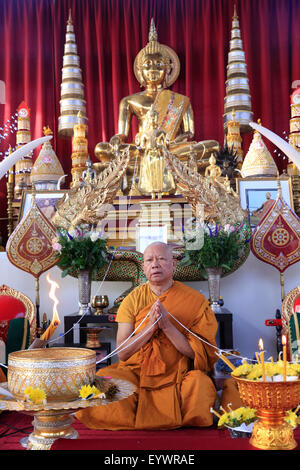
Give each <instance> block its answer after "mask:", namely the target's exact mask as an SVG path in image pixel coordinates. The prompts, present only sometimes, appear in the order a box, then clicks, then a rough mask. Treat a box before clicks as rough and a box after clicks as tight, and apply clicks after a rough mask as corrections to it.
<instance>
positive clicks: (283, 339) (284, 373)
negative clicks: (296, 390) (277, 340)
mask: <svg viewBox="0 0 300 470" xmlns="http://www.w3.org/2000/svg"><path fill="white" fill-rule="evenodd" d="M281 342H282V350H283V381H284V382H286V366H287V360H286V336H285V335H282V339H281Z"/></svg>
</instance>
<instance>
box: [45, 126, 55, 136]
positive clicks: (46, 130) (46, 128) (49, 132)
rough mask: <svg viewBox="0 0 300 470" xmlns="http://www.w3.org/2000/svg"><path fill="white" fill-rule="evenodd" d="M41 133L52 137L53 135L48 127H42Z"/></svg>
mask: <svg viewBox="0 0 300 470" xmlns="http://www.w3.org/2000/svg"><path fill="white" fill-rule="evenodd" d="M43 133H44V135H52V134H53V132H52V130H51V129H50V127H49V126H47V127H46V126H44V127H43Z"/></svg>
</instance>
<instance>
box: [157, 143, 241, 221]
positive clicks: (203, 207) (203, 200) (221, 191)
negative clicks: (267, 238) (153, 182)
mask: <svg viewBox="0 0 300 470" xmlns="http://www.w3.org/2000/svg"><path fill="white" fill-rule="evenodd" d="M165 160H166V162H167V165H168V167H169V169H170V170H171V172H172V174H173V177H174V179H175V181H176V186H177V192H178V193H179V194H181V195H182V196H183V197H185V198H186V200H187V201H188V202H189V204H190V205H191V206H192V210H193V214H194V216H195V218H196V219H197V220H198V221H199V222H208V223H214V224H216V223H220V224H221V225H222V226H225V225H226V224H229V225H235V224H237V223H242V222H243V221H244V219H245V218H246V217H247V212H246V211H244V210H243V209H242V208H241V206H240V201H239V197H238V195H237V194H236V193H235V192H234V191H233V190H232V188H230V187H229V185H228V181H227V180H226V178H222V177H220V178H216V179H215V180H214V181H211V180H210V178H207V177H205V176H203V175H201V174H200V173H197V172H195V171H194V170H193V169H190V168H189V166H188V165H186V164H185V163H183V162H181V161H180V160H178V158H177V157H175V156H174V155H172V154H170V153H169V152H168V151H166V152H165Z"/></svg>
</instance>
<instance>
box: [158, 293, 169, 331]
mask: <svg viewBox="0 0 300 470" xmlns="http://www.w3.org/2000/svg"><path fill="white" fill-rule="evenodd" d="M156 303H157V309H158V316H157V319H158V318H159V317H161V318H160V320H159V321H158V327H159V328H160V329H161V330H163V331H166V330H168V329H169V328H170V327H171V326H172V323H171V322H170V315H169V313H168V311H167V310H166V309H165V307H164V306H163V304H162V303H161V302H160V300H157V301H156Z"/></svg>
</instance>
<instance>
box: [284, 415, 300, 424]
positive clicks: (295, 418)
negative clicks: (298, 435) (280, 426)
mask: <svg viewBox="0 0 300 470" xmlns="http://www.w3.org/2000/svg"><path fill="white" fill-rule="evenodd" d="M284 420H285V421H286V422H287V423H289V424H290V425H291V426H292V428H296V427H297V426H298V424H299V419H298V416H297V414H296V413H295V412H294V411H288V412H287V415H286V417H285V418H284Z"/></svg>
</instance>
